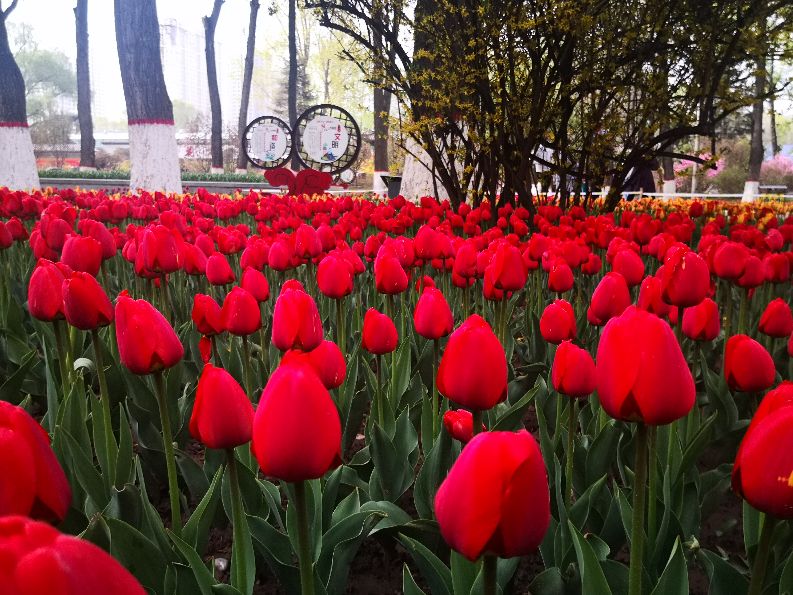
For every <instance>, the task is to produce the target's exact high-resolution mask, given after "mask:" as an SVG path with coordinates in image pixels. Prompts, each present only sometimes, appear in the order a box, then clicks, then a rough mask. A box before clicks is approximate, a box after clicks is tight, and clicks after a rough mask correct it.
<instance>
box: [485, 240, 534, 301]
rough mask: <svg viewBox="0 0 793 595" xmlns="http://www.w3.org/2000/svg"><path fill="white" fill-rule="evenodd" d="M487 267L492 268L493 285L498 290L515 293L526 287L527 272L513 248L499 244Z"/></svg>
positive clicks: (517, 252) (521, 259)
mask: <svg viewBox="0 0 793 595" xmlns="http://www.w3.org/2000/svg"><path fill="white" fill-rule="evenodd" d="M489 266H491V267H493V284H494V285H495V286H496V287H497V288H498V289H502V290H504V291H517V290H519V289H523V286H524V285H526V278H527V270H526V267H525V265H524V263H523V257H522V256H521V254H520V250H518V249H517V248H516V247H515V246H513V245H511V244H507V243H502V244H499V246H498V248H497V249H496V252H495V254H494V255H493V258H492V260H491V261H490V265H489Z"/></svg>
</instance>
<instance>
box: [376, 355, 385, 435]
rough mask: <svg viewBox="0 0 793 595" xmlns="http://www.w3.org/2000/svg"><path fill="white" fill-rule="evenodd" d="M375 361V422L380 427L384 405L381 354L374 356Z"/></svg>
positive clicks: (382, 422) (381, 425)
mask: <svg viewBox="0 0 793 595" xmlns="http://www.w3.org/2000/svg"><path fill="white" fill-rule="evenodd" d="M375 361H376V362H377V363H376V365H377V395H376V400H377V423H379V424H380V427H381V428H382V427H383V424H384V416H383V407H384V403H383V401H384V399H383V356H382V355H377V356H376V357H375Z"/></svg>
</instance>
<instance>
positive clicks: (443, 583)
mask: <svg viewBox="0 0 793 595" xmlns="http://www.w3.org/2000/svg"><path fill="white" fill-rule="evenodd" d="M399 541H400V542H401V543H402V545H403V546H405V549H407V551H408V553H409V554H410V555H411V557H412V558H413V560H414V561H415V562H416V566H418V567H419V570H420V571H421V576H422V577H423V578H424V580H425V581H426V582H427V584H428V585H429V587H430V591H431V592H432V595H452V573H451V571H450V570H449V568H448V567H447V566H446V565H445V564H444V563H443V562H442V561H441V560H440V558H438V557H437V556H436V555H435V554H433V553H432V552H431V551H430V550H429V549H427V547H426V546H425V545H423V544H422V543H420V542H418V541H416V540H415V539H411V538H410V537H408V536H407V535H404V534H402V533H400V534H399Z"/></svg>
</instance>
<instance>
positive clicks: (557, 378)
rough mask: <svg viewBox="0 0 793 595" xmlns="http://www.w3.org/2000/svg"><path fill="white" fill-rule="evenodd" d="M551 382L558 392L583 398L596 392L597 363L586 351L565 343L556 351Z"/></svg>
mask: <svg viewBox="0 0 793 595" xmlns="http://www.w3.org/2000/svg"><path fill="white" fill-rule="evenodd" d="M551 381H552V382H553V388H554V390H556V392H558V393H561V394H563V395H567V396H568V397H574V398H579V399H580V398H582V397H587V396H589V395H591V394H592V392H593V391H594V390H595V381H596V376H595V361H594V360H593V359H592V356H591V355H590V354H589V352H588V351H587V350H586V349H581V348H580V347H578V346H576V345H574V344H573V342H572V341H563V342H562V343H561V344H560V345H559V348H558V349H557V350H556V355H554V358H553V367H552V368H551Z"/></svg>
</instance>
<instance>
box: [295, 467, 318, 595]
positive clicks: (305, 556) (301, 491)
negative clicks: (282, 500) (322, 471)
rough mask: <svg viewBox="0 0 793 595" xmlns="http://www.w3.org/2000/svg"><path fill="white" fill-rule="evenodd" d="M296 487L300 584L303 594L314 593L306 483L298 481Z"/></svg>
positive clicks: (312, 594)
mask: <svg viewBox="0 0 793 595" xmlns="http://www.w3.org/2000/svg"><path fill="white" fill-rule="evenodd" d="M293 485H294V487H295V506H296V508H297V543H298V550H299V551H298V553H297V557H298V561H299V562H298V563H299V565H300V586H301V592H302V594H303V595H314V561H313V556H312V555H311V540H310V536H309V531H308V507H307V506H306V483H305V482H304V481H298V482H295V483H294V484H293Z"/></svg>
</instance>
